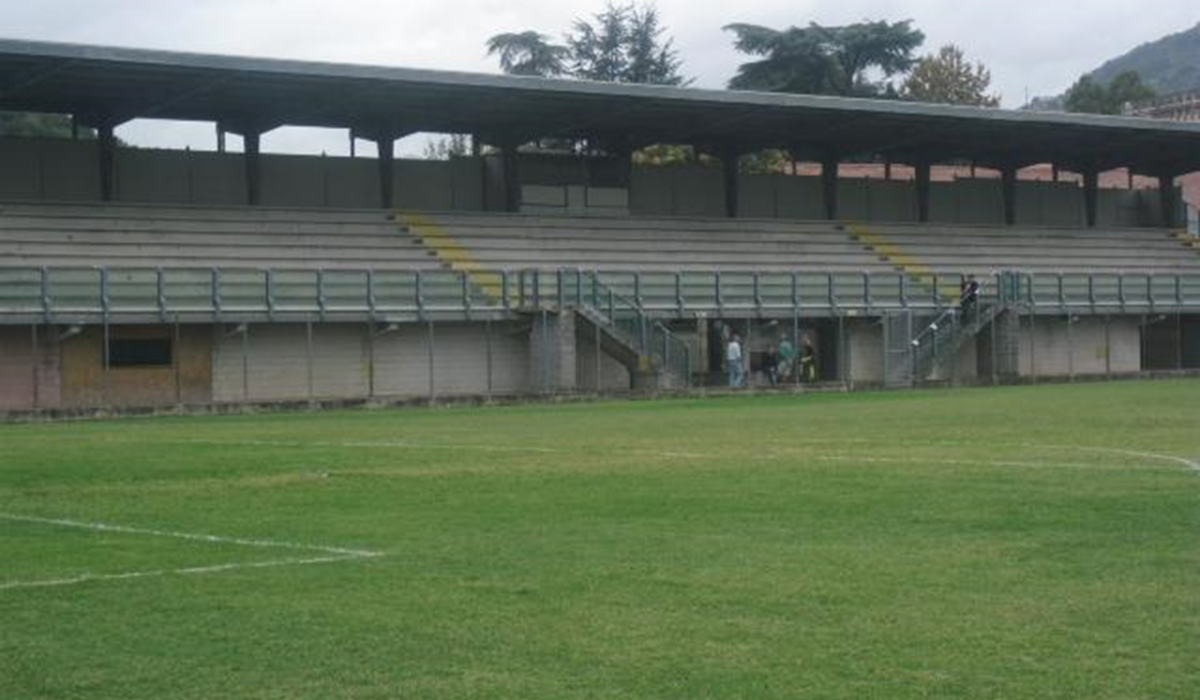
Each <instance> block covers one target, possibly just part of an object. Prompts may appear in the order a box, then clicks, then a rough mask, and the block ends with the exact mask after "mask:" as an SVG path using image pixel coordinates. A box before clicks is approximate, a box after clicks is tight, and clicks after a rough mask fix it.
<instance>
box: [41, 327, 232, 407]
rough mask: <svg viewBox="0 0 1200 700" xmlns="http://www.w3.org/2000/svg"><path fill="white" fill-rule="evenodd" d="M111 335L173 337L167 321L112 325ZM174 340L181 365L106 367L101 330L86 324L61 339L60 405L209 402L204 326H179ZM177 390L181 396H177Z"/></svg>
mask: <svg viewBox="0 0 1200 700" xmlns="http://www.w3.org/2000/svg"><path fill="white" fill-rule="evenodd" d="M109 333H110V336H111V337H112V338H150V337H172V340H173V329H172V328H171V327H169V326H112V327H110V328H109ZM172 344H173V346H174V347H173V350H172V351H173V353H174V357H175V360H174V361H175V363H177V365H178V368H179V376H178V388H177V384H176V382H177V379H176V372H175V367H121V368H117V367H113V368H109V369H108V370H107V371H105V369H104V332H103V328H102V327H99V326H88V327H85V328H84V329H83V332H81V333H79V334H77V335H73V336H70V337H68V338H66V339H64V340H63V341H62V343H61V351H60V357H61V380H60V382H61V389H60V395H61V399H60V401H59V406H61V407H63V408H93V407H101V406H158V405H171V404H174V403H176V399H177V398H178V399H179V400H181V401H182V402H183V403H208V402H209V401H211V399H212V391H211V387H212V379H211V377H212V372H211V365H210V354H211V353H210V347H211V345H210V341H209V334H208V331H207V328H206V327H203V326H183V327H181V328H180V340H179V343H178V344H175V343H174V342H173V343H172ZM177 392H178V394H179V396H178V397H177Z"/></svg>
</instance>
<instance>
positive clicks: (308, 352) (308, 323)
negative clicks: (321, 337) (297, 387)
mask: <svg viewBox="0 0 1200 700" xmlns="http://www.w3.org/2000/svg"><path fill="white" fill-rule="evenodd" d="M304 349H305V358H306V360H307V364H306V365H305V368H306V370H307V372H308V392H307V395H308V405H309V408H312V403H313V325H312V317H311V316H306V317H305V319H304Z"/></svg>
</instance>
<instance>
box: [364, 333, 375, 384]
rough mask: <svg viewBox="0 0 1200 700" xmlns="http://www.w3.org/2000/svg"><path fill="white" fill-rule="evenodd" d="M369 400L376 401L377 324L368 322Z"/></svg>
mask: <svg viewBox="0 0 1200 700" xmlns="http://www.w3.org/2000/svg"><path fill="white" fill-rule="evenodd" d="M366 328H367V398H368V399H371V400H374V399H375V322H374V321H371V320H367V322H366Z"/></svg>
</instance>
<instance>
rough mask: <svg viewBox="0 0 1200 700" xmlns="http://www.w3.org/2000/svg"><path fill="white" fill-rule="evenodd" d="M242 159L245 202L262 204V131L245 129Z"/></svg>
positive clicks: (253, 205)
mask: <svg viewBox="0 0 1200 700" xmlns="http://www.w3.org/2000/svg"><path fill="white" fill-rule="evenodd" d="M242 142H243V144H245V147H244V149H243V150H244V151H245V152H244V153H243V154H242V159H243V161H244V162H245V164H246V203H247V204H249V205H250V206H252V207H256V206H258V205H259V204H262V133H260V132H259V131H256V130H251V129H246V130H245V132H244V133H242Z"/></svg>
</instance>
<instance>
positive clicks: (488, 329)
mask: <svg viewBox="0 0 1200 700" xmlns="http://www.w3.org/2000/svg"><path fill="white" fill-rule="evenodd" d="M483 333H484V345H485V346H486V348H487V400H488V403H491V401H492V318H491V317H490V316H489V317H487V318H486V319H484V321H483Z"/></svg>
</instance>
